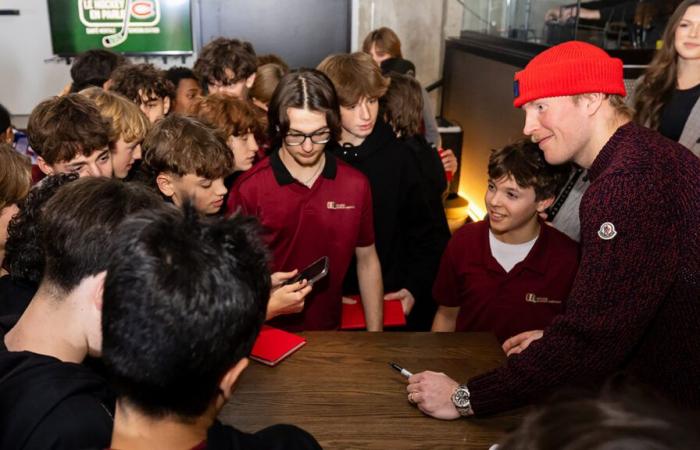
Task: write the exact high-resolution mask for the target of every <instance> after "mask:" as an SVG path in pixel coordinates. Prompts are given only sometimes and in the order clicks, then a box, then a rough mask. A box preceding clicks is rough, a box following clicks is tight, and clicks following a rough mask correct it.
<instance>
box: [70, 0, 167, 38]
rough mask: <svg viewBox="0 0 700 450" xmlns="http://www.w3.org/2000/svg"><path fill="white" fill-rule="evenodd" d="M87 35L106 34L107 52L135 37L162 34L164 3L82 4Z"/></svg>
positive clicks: (119, 0)
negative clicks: (161, 16)
mask: <svg viewBox="0 0 700 450" xmlns="http://www.w3.org/2000/svg"><path fill="white" fill-rule="evenodd" d="M78 12H79V15H80V22H82V24H83V25H85V33H87V34H102V35H105V36H103V37H102V45H103V46H105V47H106V48H112V47H116V46H117V45H120V44H122V43H124V42H125V41H126V40H127V38H128V37H129V33H131V34H159V33H160V28H159V27H158V24H159V23H160V0H78Z"/></svg>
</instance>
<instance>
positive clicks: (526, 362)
mask: <svg viewBox="0 0 700 450" xmlns="http://www.w3.org/2000/svg"><path fill="white" fill-rule="evenodd" d="M514 94H515V101H514V105H515V106H516V107H521V108H522V109H523V110H524V111H525V128H524V130H523V131H524V133H525V134H527V135H529V136H530V137H531V138H532V140H533V141H535V142H538V143H539V146H540V148H541V149H542V151H543V152H544V155H545V158H546V160H547V162H549V163H553V164H560V163H564V162H567V161H573V162H575V163H576V164H578V165H579V166H581V167H583V168H585V169H588V174H589V177H590V179H591V185H590V187H589V188H588V190H587V191H586V193H585V194H584V196H583V199H582V200H581V206H580V211H579V213H580V218H581V244H582V257H581V263H580V266H579V272H578V275H577V277H576V279H575V281H574V286H573V288H572V290H571V293H570V296H569V299H568V301H567V308H566V310H565V312H564V313H563V314H562V315H561V316H558V317H557V318H555V319H554V320H553V321H552V323H551V324H550V325H549V327H547V328H546V329H545V330H544V331H542V330H533V331H530V332H525V333H523V334H519V335H517V336H514V337H513V338H511V339H509V340H508V341H506V342H505V343H504V344H503V349H504V351H505V352H506V353H507V354H508V355H509V357H508V359H507V361H506V363H505V364H504V365H503V366H502V367H500V368H498V369H495V370H493V371H490V372H488V373H485V374H481V375H478V376H476V377H473V378H471V379H470V380H469V381H467V382H466V384H462V385H460V384H459V383H458V382H456V381H454V380H452V379H450V378H449V377H448V376H447V375H445V374H441V373H435V372H422V373H419V374H416V375H413V376H412V377H411V378H409V385H408V387H407V390H408V399H409V401H411V402H413V403H416V404H417V406H418V408H420V409H421V411H423V412H424V413H425V414H428V415H430V416H433V417H436V418H440V419H456V418H458V417H460V415H461V416H468V415H477V416H483V415H488V414H493V413H497V412H501V411H504V410H508V409H511V408H514V407H518V406H521V405H524V404H528V403H536V402H539V401H542V400H544V399H545V397H547V396H548V395H549V394H550V393H551V392H553V391H555V390H557V389H560V388H562V387H570V386H574V387H584V388H595V387H598V386H600V385H602V383H603V381H604V380H605V379H606V378H607V377H608V376H609V375H611V374H612V373H614V372H619V371H624V372H627V373H629V374H631V375H632V377H633V378H634V379H636V380H637V381H639V382H641V383H643V384H645V385H647V386H649V387H651V388H653V389H654V390H656V391H658V393H660V394H662V395H663V396H665V397H667V398H668V399H670V400H671V401H673V402H674V403H676V404H677V405H679V406H683V407H689V408H698V407H700V389H698V388H697V380H698V379H700V352H698V349H700V333H698V325H699V324H700V319H699V318H700V237H699V236H700V235H699V233H698V230H700V176H699V175H700V161H699V160H698V159H697V158H696V157H695V156H693V154H692V153H690V151H688V150H687V149H686V148H684V147H682V146H680V145H679V144H677V143H675V142H672V141H670V140H668V139H666V138H664V137H662V136H661V135H660V134H658V133H656V132H655V131H651V130H649V129H646V128H642V127H640V126H638V125H636V124H634V123H632V122H631V121H630V114H629V111H628V110H627V108H626V107H625V105H624V102H623V96H624V95H625V88H624V84H623V77H622V62H621V61H620V60H618V59H615V58H611V57H610V56H608V54H607V53H605V52H604V51H603V50H601V49H599V48H597V47H594V46H592V45H589V44H585V43H582V42H567V43H564V44H560V45H557V46H555V47H552V48H550V49H548V50H546V51H544V52H542V53H541V54H540V55H538V56H536V57H535V58H534V59H533V60H532V61H531V62H530V63H529V64H528V65H527V66H526V67H525V69H524V70H522V71H520V72H518V73H516V75H515V83H514ZM526 348H527V351H525V349H526Z"/></svg>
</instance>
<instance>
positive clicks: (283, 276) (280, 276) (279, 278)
mask: <svg viewBox="0 0 700 450" xmlns="http://www.w3.org/2000/svg"><path fill="white" fill-rule="evenodd" d="M298 271H299V270H297V269H294V270H292V271H291V272H275V273H273V274H272V275H270V279H271V280H272V286H273V287H276V286H279V285H280V284H282V283H284V282H285V281H287V280H288V279H290V278H292V277H293V276H294V275H296V274H297V272H298Z"/></svg>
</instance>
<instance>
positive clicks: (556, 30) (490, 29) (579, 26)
mask: <svg viewBox="0 0 700 450" xmlns="http://www.w3.org/2000/svg"><path fill="white" fill-rule="evenodd" d="M671 1H675V0H669V2H671ZM461 3H462V4H463V7H464V13H463V16H462V30H468V31H475V32H479V33H484V34H488V35H490V36H499V37H503V38H508V39H516V40H520V41H527V42H535V43H542V44H557V43H559V42H563V41H567V40H571V39H574V38H576V39H579V40H583V41H588V42H591V43H592V44H595V45H598V46H600V47H603V48H606V49H619V48H642V47H651V48H654V47H655V44H656V39H657V38H654V37H652V36H649V37H650V38H646V37H645V34H646V33H647V32H654V33H656V34H657V35H659V34H660V32H661V31H663V27H664V26H665V21H664V19H665V18H666V17H667V16H668V12H666V11H661V9H659V8H655V10H654V14H653V15H652V16H651V19H650V20H652V21H653V23H651V24H650V25H640V24H637V23H636V22H639V19H637V16H640V11H639V7H640V5H649V4H651V3H652V2H651V0H646V1H640V2H635V1H622V0H620V1H615V2H610V3H607V2H600V1H590V0H583V1H582V2H581V6H582V8H584V9H586V11H585V12H584V14H583V17H582V18H581V19H579V20H577V19H576V14H573V17H571V16H572V14H571V13H570V11H574V10H575V7H574V8H571V6H572V5H576V1H575V0H463V1H462V2H461ZM587 5H588V8H587ZM566 7H570V8H569V9H568V11H569V14H566V11H567V8H566ZM601 7H604V9H603V10H604V11H607V12H606V13H604V17H603V18H601V16H600V13H599V8H601ZM605 7H607V8H605ZM666 9H672V8H666ZM657 10H658V11H657ZM548 11H549V12H550V14H548ZM591 11H595V14H597V17H598V19H594V18H586V16H587V15H589V14H590V13H591ZM562 13H563V14H562ZM635 13H636V14H635ZM557 16H560V17H559V19H557ZM657 22H658V23H657Z"/></svg>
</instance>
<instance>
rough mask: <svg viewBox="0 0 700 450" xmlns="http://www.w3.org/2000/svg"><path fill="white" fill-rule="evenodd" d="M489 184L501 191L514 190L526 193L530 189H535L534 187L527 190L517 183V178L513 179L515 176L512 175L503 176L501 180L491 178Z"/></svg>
mask: <svg viewBox="0 0 700 450" xmlns="http://www.w3.org/2000/svg"><path fill="white" fill-rule="evenodd" d="M489 183H493V184H494V185H496V187H497V188H499V189H512V190H515V191H526V190H528V189H534V188H533V187H532V186H528V187H526V188H524V187H522V186H520V185H519V184H518V183H517V182H516V181H515V178H513V175H511V174H507V175H503V176H502V177H501V178H499V179H497V180H494V179H493V178H489Z"/></svg>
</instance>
